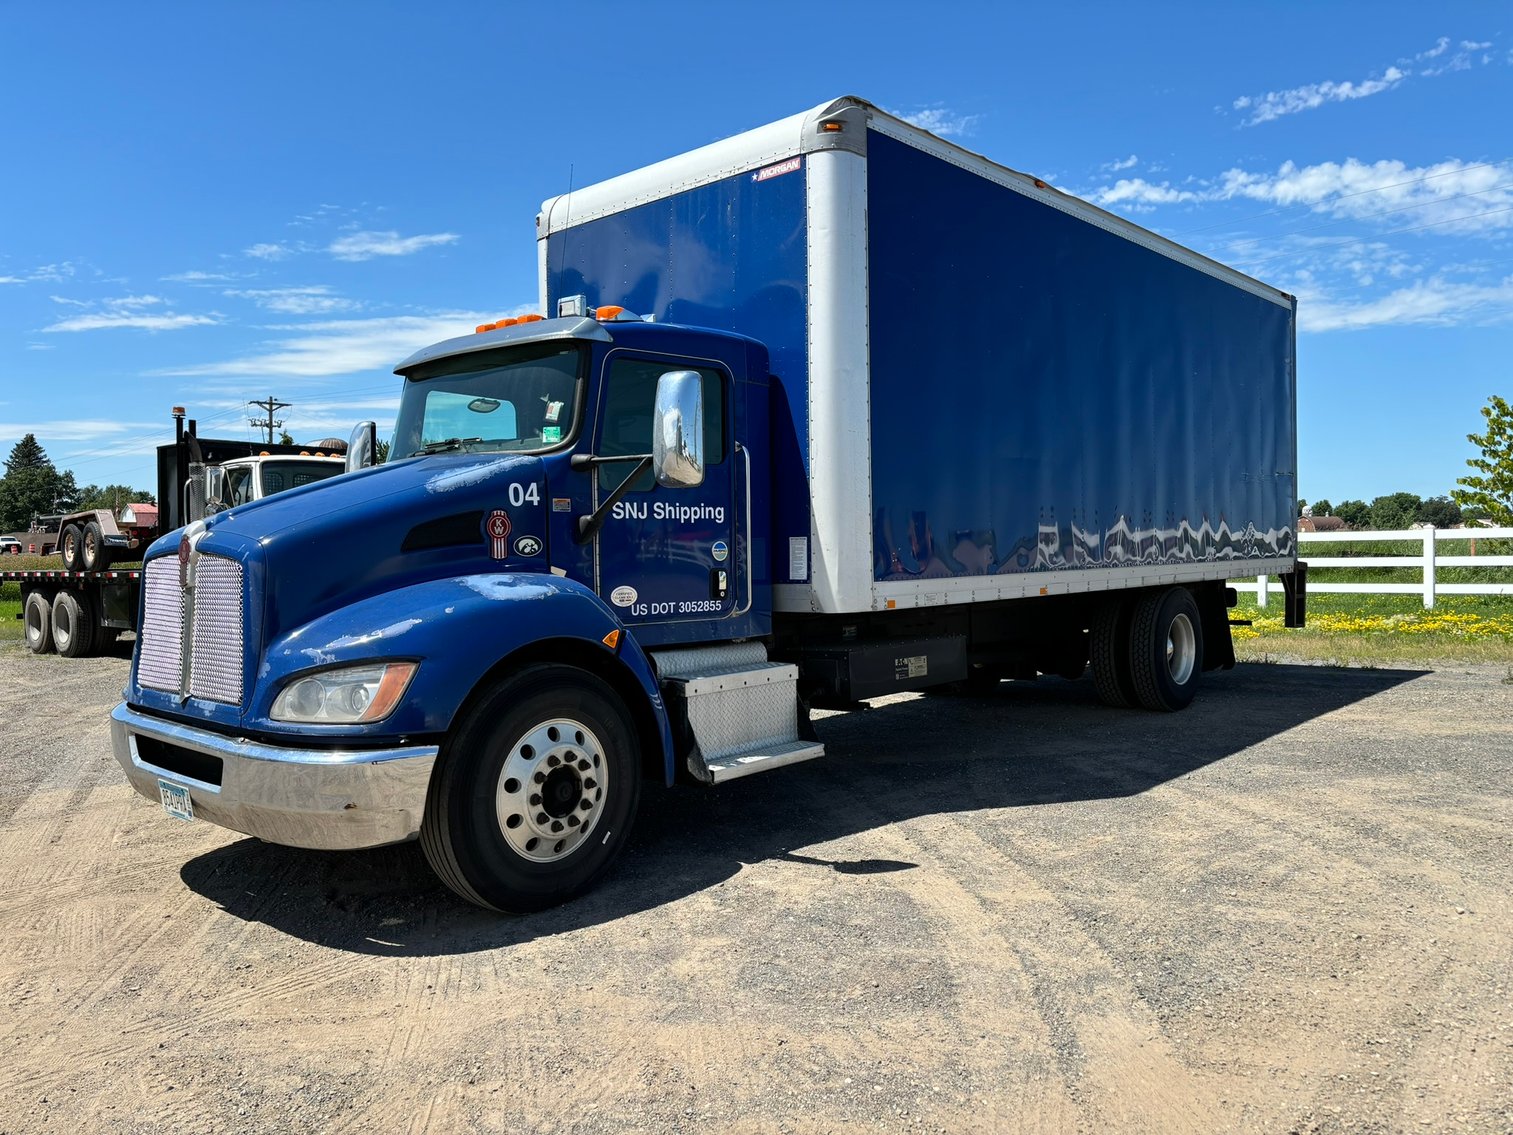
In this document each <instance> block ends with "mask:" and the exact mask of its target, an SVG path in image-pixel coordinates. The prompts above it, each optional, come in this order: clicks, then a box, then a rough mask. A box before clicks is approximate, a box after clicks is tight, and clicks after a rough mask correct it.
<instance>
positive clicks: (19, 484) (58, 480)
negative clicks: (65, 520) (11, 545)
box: [0, 434, 79, 532]
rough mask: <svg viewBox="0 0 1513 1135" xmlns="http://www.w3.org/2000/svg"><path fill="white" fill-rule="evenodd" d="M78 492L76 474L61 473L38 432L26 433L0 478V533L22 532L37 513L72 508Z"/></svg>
mask: <svg viewBox="0 0 1513 1135" xmlns="http://www.w3.org/2000/svg"><path fill="white" fill-rule="evenodd" d="M78 495H79V490H78V486H76V485H75V484H74V475H73V474H72V473H59V472H58V469H57V466H55V465H54V464H53V463H52V461H51V460H49V459H48V456H47V452H46V451H45V450H44V449H43V448H42V446H41V444H40V443H39V442H38V441H37V437H36V435H35V434H27V435H26V436H25V437H23V438H22V439H21V440H20V441H18V442H17V443H16V444H15V446H14V447H13V448H12V449H11V455H10V459H9V460H7V461H6V463H5V476H4V477H3V478H0V532H11V531H21V530H23V529H25V528H26V527H27V526H28V525H29V524H30V523H31V520H32V517H34V516H37V515H39V514H44V513H50V512H57V511H58V510H59V509H60V508H70V507H72V506H73V503H74V501H75V500H76V499H77V498H78ZM55 506H56V507H55Z"/></svg>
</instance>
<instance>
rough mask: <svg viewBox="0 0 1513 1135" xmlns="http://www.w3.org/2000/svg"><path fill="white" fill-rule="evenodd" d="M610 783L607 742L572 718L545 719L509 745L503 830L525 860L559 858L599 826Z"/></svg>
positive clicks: (499, 795) (498, 804) (500, 803)
mask: <svg viewBox="0 0 1513 1135" xmlns="http://www.w3.org/2000/svg"><path fill="white" fill-rule="evenodd" d="M608 783H609V767H608V764H607V763H606V762H605V760H604V747H603V746H602V745H601V744H600V743H599V738H598V737H597V736H596V735H595V734H594V732H593V731H592V730H591V729H589V728H588V727H587V726H585V725H584V724H583V723H582V722H579V721H574V720H572V719H570V718H553V719H551V720H549V721H543V722H541V723H540V724H539V725H536V726H534V727H533V728H532V729H531V730H530V731H529V732H527V733H526V734H525V735H524V736H522V737H520V738H519V739H518V740H517V741H516V742H515V743H514V745H512V746H511V748H510V751H509V755H508V756H507V757H506V758H505V762H504V768H502V769H501V770H500V772H499V785H498V788H497V789H496V791H495V794H494V803H495V810H496V812H497V814H498V817H499V830H500V832H501V833H502V834H503V836H504V838H505V840H506V841H507V842H508V843H509V845H510V846H511V847H512V848H513V849H514V850H515V851H516V852H517V853H519V854H520V855H522V856H524V857H525V858H526V859H530V860H533V861H535V862H537V863H551V862H554V861H556V860H558V859H561V858H563V857H564V856H567V855H570V854H571V853H572V852H573V851H574V850H575V849H576V848H577V847H578V846H579V845H581V844H582V843H583V842H584V840H585V839H587V838H588V836H589V834H590V833H591V832H592V831H593V830H594V828H595V827H597V826H598V823H599V819H600V817H601V816H602V815H603V814H604V801H605V789H606V787H607V786H608Z"/></svg>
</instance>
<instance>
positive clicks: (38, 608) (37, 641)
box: [22, 591, 53, 654]
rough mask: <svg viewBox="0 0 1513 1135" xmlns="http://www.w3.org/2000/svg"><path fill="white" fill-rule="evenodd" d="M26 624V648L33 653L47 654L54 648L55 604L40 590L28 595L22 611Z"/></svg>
mask: <svg viewBox="0 0 1513 1135" xmlns="http://www.w3.org/2000/svg"><path fill="white" fill-rule="evenodd" d="M22 615H23V617H24V620H25V626H26V649H27V650H29V651H31V652H32V653H33V654H46V653H48V652H49V651H51V650H52V648H53V605H52V604H51V603H49V602H48V601H47V596H46V595H44V594H43V593H42V592H40V591H33V592H31V593H30V594H28V595H27V597H26V609H25V610H24V611H23V612H22Z"/></svg>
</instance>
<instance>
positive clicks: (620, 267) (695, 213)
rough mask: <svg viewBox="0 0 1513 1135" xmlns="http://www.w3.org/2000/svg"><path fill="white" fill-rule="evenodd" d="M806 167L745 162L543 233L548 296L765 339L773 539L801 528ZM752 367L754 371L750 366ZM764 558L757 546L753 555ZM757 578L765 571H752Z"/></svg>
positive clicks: (804, 531) (804, 530)
mask: <svg viewBox="0 0 1513 1135" xmlns="http://www.w3.org/2000/svg"><path fill="white" fill-rule="evenodd" d="M804 188H805V170H804V169H803V168H802V166H800V167H799V168H797V169H795V170H794V171H793V172H791V173H785V174H783V175H782V176H778V177H766V178H762V179H761V180H758V179H757V177H756V175H754V174H749V173H743V174H738V175H736V176H733V177H728V178H725V179H724V180H722V181H718V182H715V183H713V184H710V185H705V186H701V187H699V188H697V189H691V190H687V191H685V192H682V193H677V194H674V195H672V196H670V197H666V198H663V199H661V200H658V201H654V202H652V203H650V204H646V205H640V206H637V207H635V208H631V209H627V210H624V211H623V212H617V213H615V214H613V215H611V216H607V217H601V218H598V219H596V220H591V221H588V222H586V223H584V224H581V225H575V226H574V227H573V228H571V229H568V230H566V231H565V232H559V233H555V234H553V235H552V236H551V237H549V238H548V241H547V249H546V264H547V272H546V280H547V286H546V298H547V309H548V312H551V313H555V311H556V305H557V300H558V299H560V298H561V297H563V296H573V295H585V296H587V297H588V303H589V306H591V307H597V306H599V305H600V304H619V305H620V306H622V307H625V308H628V309H629V310H631V311H634V312H636V313H637V314H638V315H651V316H654V317H655V318H656V320H657V322H659V323H681V324H686V325H689V326H693V327H708V328H711V329H714V330H717V331H734V332H738V333H739V334H742V335H746V336H750V337H751V338H753V339H757V340H760V341H761V342H762V343H763V344H765V345H766V347H767V349H768V352H769V355H770V360H769V361H770V364H771V367H772V373H773V375H774V376H775V377H776V378H777V386H778V391H779V392H778V393H776V394H775V395H774V397H773V400H772V420H771V430H772V441H771V445H772V449H771V453H772V470H773V472H772V478H773V500H774V505H773V519H772V523H773V530H772V546H773V547H786V545H787V538H788V537H789V536H803V537H806V538H807V537H808V535H809V494H808V488H807V485H806V483H805V477H806V475H807V470H808V420H809V416H808V409H807V405H806V399H807V395H808V379H809V375H808V362H807V358H808V356H807V351H806V334H807V333H806V326H807V324H806V307H807V303H808V295H807V285H806V278H807V277H806V272H807V266H808V265H807V254H806V241H807V227H806V220H805V208H804ZM753 377H758V378H759V376H753ZM761 564H762V568H763V569H765V566H766V559H765V556H764V557H762V560H761ZM758 582H765V580H762V579H761V578H760V577H759V580H758Z"/></svg>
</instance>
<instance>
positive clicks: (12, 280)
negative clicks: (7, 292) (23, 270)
mask: <svg viewBox="0 0 1513 1135" xmlns="http://www.w3.org/2000/svg"><path fill="white" fill-rule="evenodd" d="M24 283H26V281H25V280H23V279H22V278H21V277H20V276H0V284H24Z"/></svg>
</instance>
